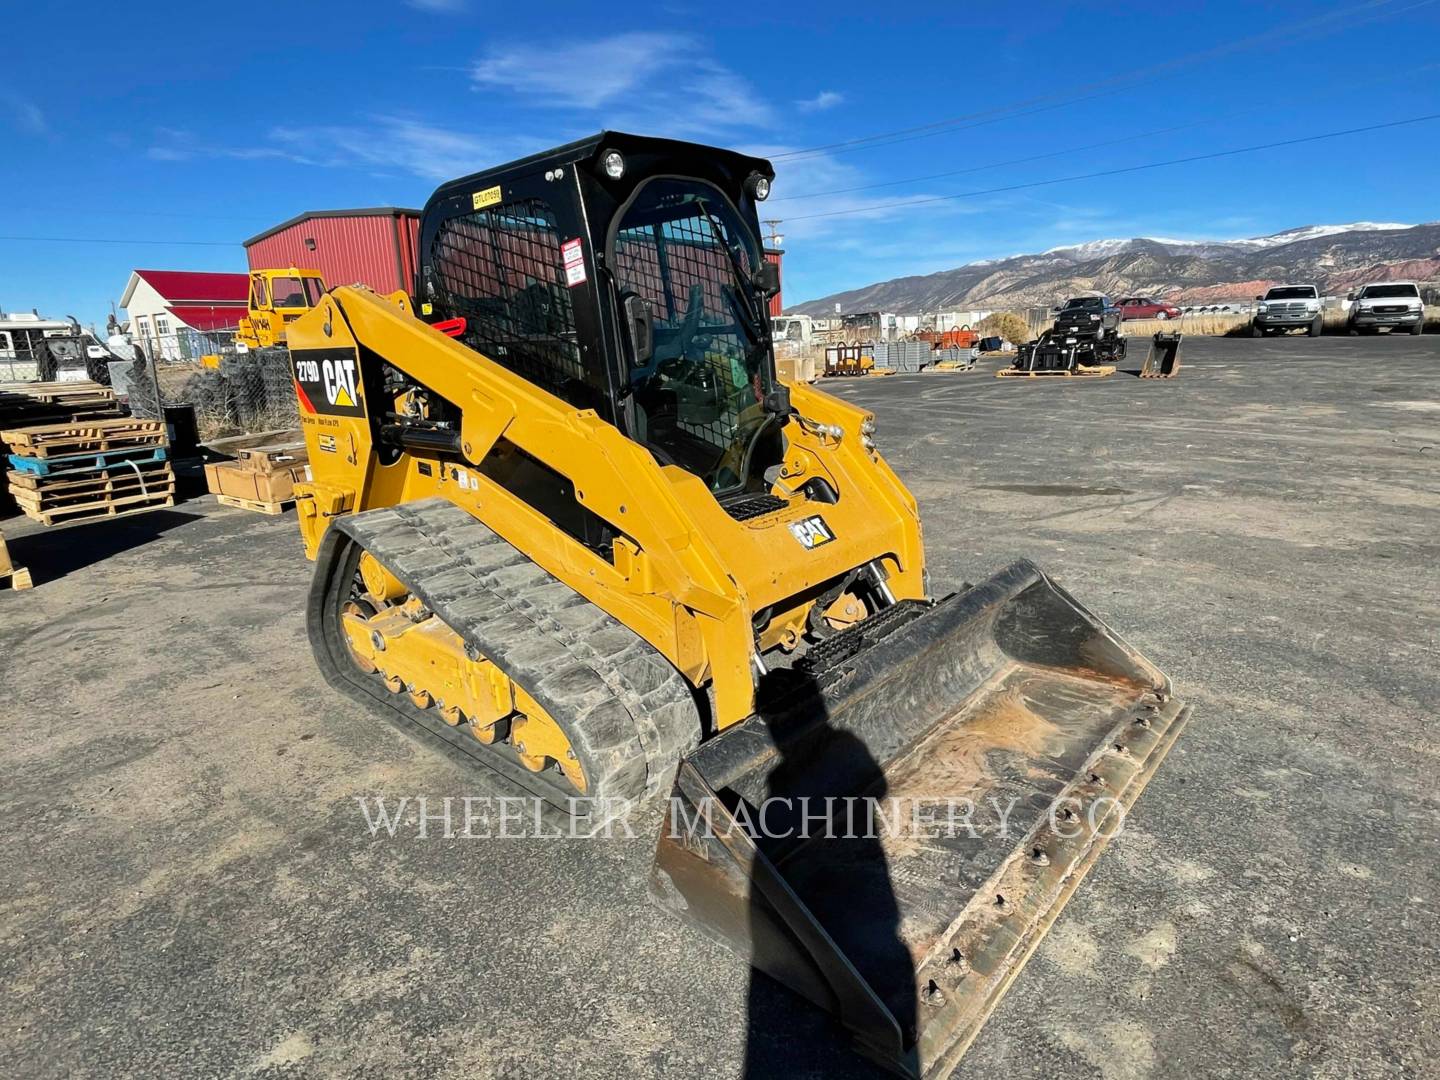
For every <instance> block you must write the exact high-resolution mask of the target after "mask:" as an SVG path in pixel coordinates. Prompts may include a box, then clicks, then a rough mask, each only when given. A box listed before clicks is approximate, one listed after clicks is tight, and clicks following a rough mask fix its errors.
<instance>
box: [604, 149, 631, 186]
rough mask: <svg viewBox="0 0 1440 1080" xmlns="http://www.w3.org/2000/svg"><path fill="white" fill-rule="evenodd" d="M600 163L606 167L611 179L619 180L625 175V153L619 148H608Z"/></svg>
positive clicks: (606, 173) (606, 172)
mask: <svg viewBox="0 0 1440 1080" xmlns="http://www.w3.org/2000/svg"><path fill="white" fill-rule="evenodd" d="M600 164H601V166H602V167H603V168H604V169H605V175H606V176H608V177H609V178H610V179H611V180H619V179H620V178H621V177H622V176H624V175H625V155H624V154H622V153H620V151H619V150H607V151H606V152H605V156H604V157H603V158H601V159H600Z"/></svg>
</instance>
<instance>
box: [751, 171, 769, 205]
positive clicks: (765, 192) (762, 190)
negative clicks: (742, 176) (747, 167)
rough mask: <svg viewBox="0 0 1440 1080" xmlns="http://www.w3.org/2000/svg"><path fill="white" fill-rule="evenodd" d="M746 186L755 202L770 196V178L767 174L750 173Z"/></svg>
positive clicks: (762, 200)
mask: <svg viewBox="0 0 1440 1080" xmlns="http://www.w3.org/2000/svg"><path fill="white" fill-rule="evenodd" d="M748 187H749V188H750V194H751V196H752V197H753V198H754V199H755V201H756V202H764V201H765V200H766V199H768V198H769V197H770V178H769V177H768V176H761V175H760V174H759V173H751V174H750V181H749V184H748Z"/></svg>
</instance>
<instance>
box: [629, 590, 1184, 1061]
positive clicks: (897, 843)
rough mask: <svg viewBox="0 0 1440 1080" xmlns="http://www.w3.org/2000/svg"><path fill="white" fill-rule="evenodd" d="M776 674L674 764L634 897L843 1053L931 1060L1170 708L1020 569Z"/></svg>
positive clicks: (965, 1023)
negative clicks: (814, 1013) (716, 949)
mask: <svg viewBox="0 0 1440 1080" xmlns="http://www.w3.org/2000/svg"><path fill="white" fill-rule="evenodd" d="M872 623H873V625H872ZM817 654H818V655H817ZM778 674H780V673H779V672H775V673H772V675H778ZM789 675H790V677H789V678H786V679H783V680H779V681H780V684H781V686H782V687H783V688H782V689H777V690H774V691H772V693H771V695H770V697H769V698H768V700H765V701H763V702H762V703H761V704H760V705H759V706H758V707H757V712H756V715H755V716H753V717H751V718H750V719H749V720H747V721H745V722H743V723H742V724H740V725H738V726H737V727H735V728H732V729H730V730H727V731H725V732H722V733H721V734H720V735H719V736H717V737H716V738H714V739H712V740H711V741H709V742H708V743H705V744H703V745H702V746H700V747H699V748H698V749H697V750H695V751H693V752H692V753H691V754H689V755H688V756H687V757H686V758H685V759H684V760H683V761H682V762H681V764H680V768H679V770H678V773H677V776H676V780H675V787H674V792H673V794H672V797H671V801H670V804H669V807H668V809H667V812H666V818H665V822H664V825H663V827H662V830H661V835H660V840H659V843H658V846H657V851H656V856H655V864H654V868H653V872H652V880H651V887H652V895H653V896H654V898H655V900H656V902H657V903H659V904H660V905H661V906H662V907H664V908H667V909H669V910H670V911H672V912H674V913H675V914H676V915H677V916H679V917H680V918H682V919H685V920H687V921H688V922H691V923H693V924H695V925H696V926H697V927H698V928H699V929H700V930H702V931H703V932H705V933H706V934H707V935H708V936H710V937H712V938H714V939H716V940H718V941H720V942H722V943H724V944H726V945H727V946H729V947H730V948H732V949H733V950H734V951H736V952H737V953H739V954H740V955H741V956H743V957H746V958H747V959H749V960H750V961H751V962H752V963H753V964H754V965H755V966H756V967H758V968H760V969H761V970H763V971H765V972H766V973H768V974H769V975H771V976H772V977H774V978H775V979H777V980H779V981H780V982H782V983H784V984H786V985H788V986H790V987H791V988H792V989H794V990H796V991H798V992H799V993H800V994H802V995H803V996H805V997H806V998H808V999H810V1000H811V1001H813V1002H815V1003H816V1004H818V1005H820V1006H821V1007H823V1008H826V1009H829V1010H831V1011H832V1012H834V1013H836V1014H837V1015H838V1016H839V1018H840V1020H841V1021H842V1022H843V1023H844V1024H845V1025H846V1026H847V1027H848V1028H849V1029H850V1031H851V1032H852V1034H853V1036H854V1038H855V1041H856V1044H857V1048H858V1049H859V1050H860V1051H861V1052H862V1053H864V1054H866V1055H867V1056H869V1057H872V1058H873V1059H875V1060H877V1061H878V1062H880V1063H882V1064H884V1065H885V1066H887V1067H888V1068H890V1069H892V1070H893V1071H895V1072H897V1073H899V1074H900V1075H903V1076H909V1077H924V1078H930V1077H939V1076H944V1075H948V1070H949V1069H951V1068H953V1066H954V1065H955V1063H956V1062H957V1061H958V1060H959V1058H960V1056H961V1055H962V1054H963V1053H964V1051H965V1049H966V1047H967V1046H968V1045H969V1044H970V1042H971V1040H972V1039H974V1037H975V1035H976V1033H977V1032H978V1030H979V1028H980V1027H981V1025H982V1024H983V1023H984V1021H985V1019H986V1017H987V1016H988V1015H989V1013H990V1012H991V1010H992V1009H993V1008H994V1007H995V1005H996V1003H997V1002H998V1000H999V999H1000V997H1001V996H1002V995H1003V993H1004V992H1005V989H1006V988H1007V986H1008V985H1009V983H1010V982H1011V980H1012V979H1014V978H1015V976H1016V974H1017V973H1018V971H1019V970H1020V968H1021V966H1022V965H1023V964H1024V962H1025V960H1026V958H1027V957H1028V956H1029V955H1030V953H1031V952H1032V951H1033V950H1034V948H1035V946H1036V944H1037V943H1038V942H1039V940H1040V939H1041V937H1043V936H1044V934H1045V932H1046V931H1047V930H1048V929H1049V927H1050V925H1051V923H1052V922H1054V920H1055V918H1056V916H1057V915H1058V914H1059V912H1060V909H1061V908H1062V907H1063V906H1064V904H1065V902H1066V901H1067V900H1068V899H1069V898H1070V895H1071V893H1072V892H1073V891H1074V890H1075V888H1076V886H1077V885H1078V884H1079V882H1080V880H1081V878H1082V877H1083V876H1084V874H1085V872H1086V871H1087V870H1088V869H1089V867H1090V865H1091V864H1092V863H1093V861H1094V860H1095V858H1096V857H1097V855H1098V854H1099V852H1100V850H1101V849H1102V848H1103V846H1104V845H1105V843H1106V842H1107V840H1108V839H1109V838H1110V837H1111V836H1113V835H1114V834H1115V833H1116V832H1118V831H1119V829H1120V827H1121V826H1122V824H1123V820H1124V815H1125V813H1126V811H1127V810H1128V808H1129V807H1130V805H1131V804H1132V803H1133V802H1134V801H1135V799H1136V797H1137V796H1138V795H1139V794H1140V791H1141V790H1142V789H1143V788H1144V786H1145V784H1146V783H1147V782H1148V781H1149V779H1150V777H1151V775H1152V774H1153V773H1154V771H1155V768H1156V767H1157V766H1158V765H1159V763H1160V761H1161V759H1162V758H1163V757H1164V756H1165V753H1166V752H1167V751H1168V750H1169V749H1170V746H1171V744H1172V743H1173V742H1174V740H1175V738H1176V736H1177V735H1178V734H1179V732H1180V730H1181V728H1182V727H1183V726H1184V724H1185V722H1186V720H1187V718H1188V714H1189V709H1188V708H1187V707H1186V706H1184V705H1182V704H1181V703H1180V702H1179V701H1177V700H1175V699H1174V698H1173V697H1172V696H1171V689H1170V681H1169V679H1167V678H1166V676H1165V675H1164V674H1162V673H1161V672H1160V671H1159V670H1157V669H1156V668H1155V667H1154V666H1153V665H1151V664H1150V663H1149V662H1148V661H1146V660H1145V659H1144V658H1143V657H1142V656H1140V655H1139V654H1138V653H1137V652H1136V651H1135V650H1134V649H1133V648H1131V647H1130V646H1129V645H1127V644H1126V643H1125V642H1124V641H1123V640H1121V639H1120V638H1119V637H1118V636H1117V635H1116V634H1115V633H1114V632H1113V631H1112V630H1110V629H1109V628H1108V627H1107V626H1105V624H1104V623H1102V622H1101V621H1100V620H1099V619H1098V618H1096V617H1095V616H1094V615H1093V614H1091V613H1090V612H1088V611H1087V610H1086V609H1085V608H1083V607H1082V606H1081V605H1080V604H1078V603H1077V602H1076V601H1075V600H1074V599H1072V598H1071V597H1070V595H1069V594H1068V593H1066V592H1065V590H1064V589H1062V588H1060V587H1059V586H1057V585H1056V584H1054V583H1053V582H1052V581H1050V579H1049V578H1047V577H1046V576H1045V575H1044V574H1043V573H1042V572H1041V571H1040V570H1039V569H1037V568H1036V567H1035V566H1034V565H1032V564H1030V563H1028V562H1018V563H1015V564H1014V565H1012V566H1010V567H1009V568H1008V569H1006V570H1004V571H1003V572H1001V573H1000V574H998V575H996V576H995V577H993V578H991V579H990V580H989V581H986V582H985V583H983V584H981V585H979V586H976V587H972V588H970V589H968V590H967V591H965V592H962V593H959V594H956V595H953V596H951V597H949V598H947V599H945V600H942V601H938V602H936V603H933V604H926V603H922V602H902V603H901V604H899V605H897V606H896V607H895V608H894V609H892V610H891V612H889V613H887V615H886V617H884V618H882V619H878V620H871V621H867V622H866V623H864V624H861V625H860V626H857V627H855V628H853V629H852V630H849V631H846V632H845V633H843V634H841V635H839V636H837V637H836V638H834V639H831V641H829V642H827V643H825V645H824V646H822V647H819V648H817V649H816V650H812V652H811V654H810V655H809V656H808V657H807V658H806V660H805V662H804V663H803V664H802V665H800V666H797V668H796V669H794V670H793V671H792V672H790V673H789Z"/></svg>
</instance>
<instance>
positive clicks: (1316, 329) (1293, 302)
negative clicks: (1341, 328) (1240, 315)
mask: <svg viewBox="0 0 1440 1080" xmlns="http://www.w3.org/2000/svg"><path fill="white" fill-rule="evenodd" d="M1321 322H1322V316H1321V314H1320V291H1319V290H1318V289H1316V288H1315V286H1314V285H1273V286H1271V287H1270V289H1269V290H1268V291H1267V292H1266V293H1265V295H1264V296H1257V297H1256V298H1255V316H1254V318H1253V319H1251V321H1250V334H1251V336H1252V337H1265V336H1266V335H1267V334H1284V333H1288V332H1289V331H1291V330H1304V331H1305V332H1306V333H1307V334H1309V335H1310V337H1319V336H1320V325H1321Z"/></svg>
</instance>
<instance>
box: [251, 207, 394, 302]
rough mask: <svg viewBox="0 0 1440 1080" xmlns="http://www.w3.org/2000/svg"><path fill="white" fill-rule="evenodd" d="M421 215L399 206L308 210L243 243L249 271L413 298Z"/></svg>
mask: <svg viewBox="0 0 1440 1080" xmlns="http://www.w3.org/2000/svg"><path fill="white" fill-rule="evenodd" d="M419 226H420V211H418V210H407V209H404V208H402V207H398V206H376V207H367V208H364V209H359V210H311V211H308V212H307V213H304V214H301V215H299V216H298V217H293V218H291V219H290V220H289V221H286V222H283V223H282V224H279V225H276V226H275V227H274V228H273V229H267V230H265V231H264V232H262V233H260V234H259V235H258V236H252V237H251V238H250V239H249V240H246V241H245V254H246V257H247V258H248V259H249V261H250V269H251V270H261V269H274V268H282V269H283V268H284V267H287V266H295V267H299V268H301V269H304V270H319V271H320V273H321V275H323V276H324V278H325V284H326V285H329V286H331V287H334V286H336V285H354V284H357V283H358V284H361V285H368V286H369V287H370V288H372V289H374V290H375V291H376V292H378V293H382V294H384V293H391V292H394V291H395V290H396V289H404V290H405V291H406V292H407V293H410V294H412V295H413V294H414V292H415V245H416V236H417V233H418V231H419Z"/></svg>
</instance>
